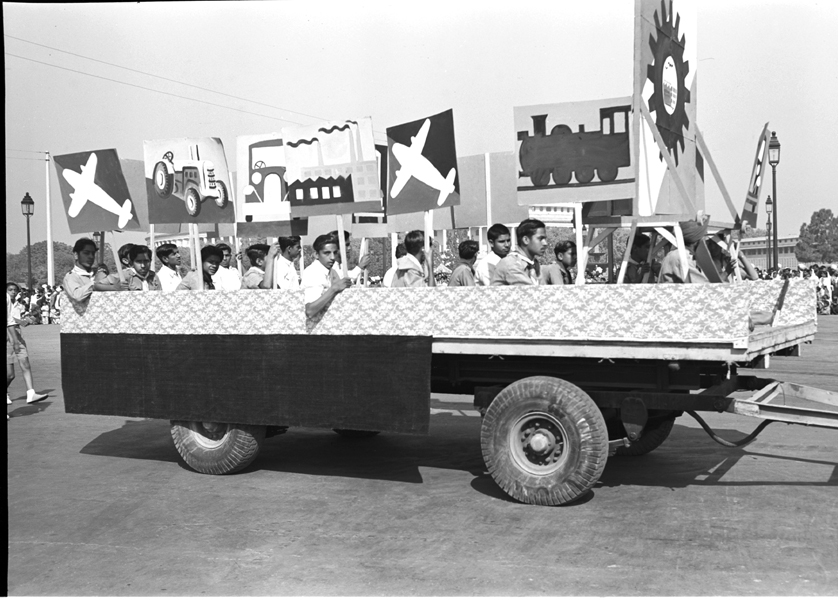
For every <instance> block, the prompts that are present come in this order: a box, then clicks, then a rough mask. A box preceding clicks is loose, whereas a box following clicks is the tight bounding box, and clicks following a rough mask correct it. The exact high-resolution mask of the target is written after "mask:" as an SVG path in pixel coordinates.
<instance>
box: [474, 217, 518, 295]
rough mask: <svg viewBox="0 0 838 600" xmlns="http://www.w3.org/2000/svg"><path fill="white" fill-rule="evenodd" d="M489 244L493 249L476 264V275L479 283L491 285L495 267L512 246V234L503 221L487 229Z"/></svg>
mask: <svg viewBox="0 0 838 600" xmlns="http://www.w3.org/2000/svg"><path fill="white" fill-rule="evenodd" d="M486 237H487V238H489V245H490V246H491V247H492V249H491V250H490V251H489V254H487V255H486V256H484V257H481V258H480V259H479V260H478V261H477V262H476V263H475V264H474V277H475V280H476V281H477V285H485V286H488V285H491V283H492V275H493V274H494V272H495V267H496V266H497V264H498V263H499V262H500V261H501V259H502V258H506V256H507V255H508V254H509V251H510V249H511V248H512V236H511V235H509V228H508V227H507V226H506V225H503V224H501V223H495V224H494V225H492V226H491V227H489V229H488V230H487V231H486Z"/></svg>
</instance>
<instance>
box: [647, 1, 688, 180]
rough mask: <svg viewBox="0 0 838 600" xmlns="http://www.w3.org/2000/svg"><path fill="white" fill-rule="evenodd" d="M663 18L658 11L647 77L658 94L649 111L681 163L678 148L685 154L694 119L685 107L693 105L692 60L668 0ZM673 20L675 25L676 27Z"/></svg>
mask: <svg viewBox="0 0 838 600" xmlns="http://www.w3.org/2000/svg"><path fill="white" fill-rule="evenodd" d="M660 14H661V15H663V18H660V17H659V15H658V11H655V29H656V30H657V31H658V38H657V40H656V39H655V38H654V36H652V35H649V47H650V48H651V50H652V56H653V57H654V62H653V63H652V64H651V65H647V66H646V77H647V78H648V79H649V81H651V82H652V84H653V85H654V90H655V91H654V93H653V94H652V95H651V96H650V97H649V112H650V113H654V114H655V125H657V128H658V131H659V132H660V134H661V137H662V138H663V142H664V144H666V147H667V148H668V149H669V151H670V152H671V153H672V156H673V158H674V159H675V164H676V165H677V164H678V146H680V147H681V152H683V151H684V131H686V130H687V129H689V126H690V119H689V116H688V115H687V111H686V108H685V105H686V104H687V103H688V102H690V90H689V89H687V86H686V84H685V81H684V80H685V79H686V77H687V74H688V73H689V72H690V63H689V61H686V62H685V61H684V46H685V44H686V41H687V40H686V36H683V35H682V36H681V37H680V39H679V37H678V28H679V26H680V23H681V17H680V16H679V15H675V14H674V12H673V10H672V0H670V1H669V12H668V13H667V10H666V0H661V9H660ZM673 18H675V23H674V25H673V22H672V21H673Z"/></svg>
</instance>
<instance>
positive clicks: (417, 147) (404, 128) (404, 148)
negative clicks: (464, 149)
mask: <svg viewBox="0 0 838 600" xmlns="http://www.w3.org/2000/svg"><path fill="white" fill-rule="evenodd" d="M387 145H388V147H389V151H388V156H387V163H388V167H387V168H388V171H389V178H388V185H389V190H388V192H387V214H388V215H399V214H406V213H412V212H422V211H426V210H433V209H437V208H448V207H449V206H454V205H457V204H459V203H460V181H459V177H458V174H457V148H456V145H455V142H454V111H452V110H447V111H445V112H441V113H439V114H437V115H433V116H431V117H427V118H425V119H419V120H418V121H411V122H410V123H404V124H402V125H396V126H395V127H388V128H387Z"/></svg>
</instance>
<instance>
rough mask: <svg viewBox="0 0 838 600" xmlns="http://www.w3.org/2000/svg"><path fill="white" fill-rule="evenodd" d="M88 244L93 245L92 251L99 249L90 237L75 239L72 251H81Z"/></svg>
mask: <svg viewBox="0 0 838 600" xmlns="http://www.w3.org/2000/svg"><path fill="white" fill-rule="evenodd" d="M88 246H93V251H94V252H96V251H98V250H99V247H98V246H97V245H96V242H94V241H93V240H91V239H90V238H81V239H80V240H76V243H75V244H73V253H76V252H81V251H82V250H84V249H85V248H87V247H88Z"/></svg>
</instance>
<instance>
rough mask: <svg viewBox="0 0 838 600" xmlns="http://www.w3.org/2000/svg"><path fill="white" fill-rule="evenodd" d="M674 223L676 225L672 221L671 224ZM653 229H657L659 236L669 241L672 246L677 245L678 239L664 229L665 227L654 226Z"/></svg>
mask: <svg viewBox="0 0 838 600" xmlns="http://www.w3.org/2000/svg"><path fill="white" fill-rule="evenodd" d="M674 225H676V224H675V223H673V226H674ZM655 231H657V232H658V233H659V234H660V236H661V237H662V238H663V239H665V240H666V241H667V242H669V243H670V244H672V245H673V246H675V247H676V248H677V247H678V240H677V239H676V238H675V236H674V235H673V234H671V233H670V232H669V231H667V230H666V229H664V228H663V227H655Z"/></svg>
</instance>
